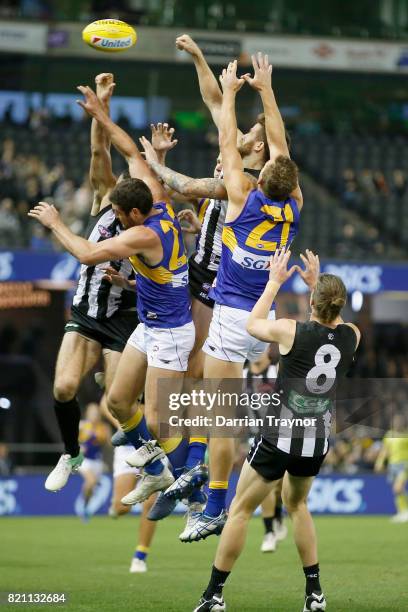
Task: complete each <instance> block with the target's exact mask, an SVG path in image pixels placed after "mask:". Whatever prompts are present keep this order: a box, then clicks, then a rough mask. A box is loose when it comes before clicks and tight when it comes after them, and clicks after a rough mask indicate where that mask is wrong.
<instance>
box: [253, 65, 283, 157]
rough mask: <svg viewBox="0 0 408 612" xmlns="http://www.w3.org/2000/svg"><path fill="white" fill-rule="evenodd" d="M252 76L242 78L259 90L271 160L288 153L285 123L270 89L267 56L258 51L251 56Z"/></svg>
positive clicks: (270, 66) (270, 73)
mask: <svg viewBox="0 0 408 612" xmlns="http://www.w3.org/2000/svg"><path fill="white" fill-rule="evenodd" d="M252 65H253V67H254V76H253V77H251V76H250V75H247V74H246V75H244V76H243V78H244V79H245V80H246V81H247V83H249V85H250V86H251V87H253V89H255V90H256V91H258V92H259V94H260V96H261V99H262V104H263V107H264V113H265V129H266V137H267V139H268V146H269V153H270V159H271V161H274V160H275V159H276V158H277V157H278V155H286V156H287V157H290V155H289V149H288V145H287V142H286V134H285V124H284V123H283V119H282V116H281V114H280V111H279V108H278V105H277V103H276V99H275V95H274V93H273V89H272V65H271V64H269V61H268V56H267V55H263V54H262V53H258V55H253V56H252Z"/></svg>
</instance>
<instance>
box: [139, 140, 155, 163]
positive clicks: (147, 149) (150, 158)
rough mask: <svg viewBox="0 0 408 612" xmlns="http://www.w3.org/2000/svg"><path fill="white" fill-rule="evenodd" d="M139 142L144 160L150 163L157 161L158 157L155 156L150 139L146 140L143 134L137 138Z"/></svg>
mask: <svg viewBox="0 0 408 612" xmlns="http://www.w3.org/2000/svg"><path fill="white" fill-rule="evenodd" d="M139 142H140V144H141V145H142V147H143V149H144V155H145V159H146V162H147V163H148V164H149V165H150V164H152V163H154V162H158V161H159V158H158V157H157V153H156V151H155V150H154V149H153V145H152V143H151V142H150V140H147V138H146V137H145V136H142V137H141V138H139Z"/></svg>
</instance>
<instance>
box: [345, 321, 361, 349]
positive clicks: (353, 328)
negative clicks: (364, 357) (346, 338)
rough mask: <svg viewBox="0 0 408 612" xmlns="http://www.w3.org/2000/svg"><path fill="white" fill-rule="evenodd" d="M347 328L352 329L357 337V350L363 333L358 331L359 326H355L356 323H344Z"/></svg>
mask: <svg viewBox="0 0 408 612" xmlns="http://www.w3.org/2000/svg"><path fill="white" fill-rule="evenodd" d="M344 326H345V327H348V328H349V329H351V330H352V331H353V332H354V335H355V337H356V348H357V347H358V345H359V344H360V340H361V332H360V330H359V329H358V327H357V325H355V324H354V323H344Z"/></svg>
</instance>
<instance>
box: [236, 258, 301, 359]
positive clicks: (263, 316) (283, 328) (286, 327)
mask: <svg viewBox="0 0 408 612" xmlns="http://www.w3.org/2000/svg"><path fill="white" fill-rule="evenodd" d="M290 255H291V252H290V251H285V249H281V250H277V251H275V253H274V254H273V255H272V256H271V260H270V272H269V281H268V282H267V284H266V287H265V290H264V292H263V294H262V295H261V297H260V298H259V300H258V301H257V303H256V304H255V306H254V307H253V309H252V312H251V314H250V315H249V318H248V322H247V331H248V333H249V334H251V336H255V338H258V339H259V340H263V341H264V342H278V343H279V350H280V352H281V353H282V354H285V353H288V352H289V351H290V349H291V348H292V345H293V341H294V339H295V334H296V321H294V320H292V319H278V320H277V321H270V320H268V315H269V312H270V310H271V308H272V304H273V301H274V299H275V297H276V295H277V293H278V291H279V289H280V287H281V285H282V284H283V283H284V282H285V281H286V280H287V279H288V278H290V277H291V276H292V274H293V273H294V272H295V271H296V270H297V269H298V267H297V266H292V267H291V268H290V269H289V270H288V262H289V258H290Z"/></svg>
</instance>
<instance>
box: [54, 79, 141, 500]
mask: <svg viewBox="0 0 408 612" xmlns="http://www.w3.org/2000/svg"><path fill="white" fill-rule="evenodd" d="M95 83H96V91H97V95H98V97H99V99H100V100H101V102H102V104H103V106H104V107H105V108H106V110H107V112H109V106H110V99H111V96H112V93H113V89H114V86H115V84H114V82H113V75H112V74H110V73H102V74H99V75H98V76H97V77H96V78H95ZM89 178H90V183H91V186H92V188H93V192H94V195H93V203H92V208H91V213H90V218H89V223H88V227H87V229H86V233H85V237H86V238H87V239H88V240H89V241H91V242H100V241H102V240H106V239H107V238H111V237H112V236H116V235H118V234H119V233H120V231H121V230H122V228H121V226H120V224H119V222H118V220H117V219H116V218H115V214H114V212H113V210H112V206H111V205H110V201H109V194H110V192H111V190H112V189H113V188H114V186H115V185H116V183H117V179H116V177H115V176H114V175H113V173H112V164H111V157H110V142H109V139H108V137H107V135H106V133H105V131H104V129H103V128H101V126H100V125H99V124H98V123H97V121H95V120H93V121H92V126H91V164H90V172H89ZM121 178H124V177H123V176H121V177H119V179H118V180H120V179H121ZM110 268H111V269H115V270H120V271H121V273H122V275H123V277H124V282H123V286H122V287H114V286H113V285H112V284H111V283H110V282H109V278H108V276H109V275H107V273H106V270H107V269H110ZM133 279H134V274H133V272H132V268H131V265H130V262H129V261H128V260H121V261H111V262H106V263H105V264H98V265H97V266H85V265H82V266H81V270H80V277H79V281H78V286H77V290H76V293H75V296H74V299H73V304H72V307H71V318H70V320H69V321H68V323H67V324H66V326H65V334H64V337H63V339H62V343H61V346H60V350H59V353H58V357H57V363H56V369H55V379H54V407H55V414H56V417H57V421H58V425H59V429H60V432H61V436H62V439H63V442H64V447H65V448H64V453H63V455H62V456H61V457H60V460H59V462H58V464H57V466H56V468H54V470H53V471H52V472H51V473H50V475H49V476H48V478H47V480H46V483H45V487H46V489H48V490H50V491H57V490H59V489H60V488H62V487H63V486H64V485H65V484H66V482H67V480H68V478H69V475H70V474H71V473H72V472H73V471H76V470H77V469H78V468H79V466H80V464H81V462H82V454H81V453H80V449H79V445H78V427H79V420H80V414H81V412H80V408H79V404H78V400H77V398H76V394H77V392H78V389H79V386H80V384H81V382H82V380H83V379H84V377H85V376H86V374H87V373H88V372H89V371H90V370H91V369H92V368H93V367H94V366H95V365H96V363H97V362H98V360H99V359H100V356H101V354H102V355H103V359H104V368H105V376H106V381H107V385H108V386H109V384H110V382H111V381H112V378H113V373H114V371H115V368H116V366H117V363H118V361H119V357H120V354H121V351H122V350H123V348H124V347H125V344H126V341H127V339H128V337H129V335H130V334H131V333H132V332H133V330H134V329H135V327H136V325H137V323H138V318H137V314H136V298H135V293H134V287H133V286H132V285H133V284H134V280H133Z"/></svg>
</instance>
